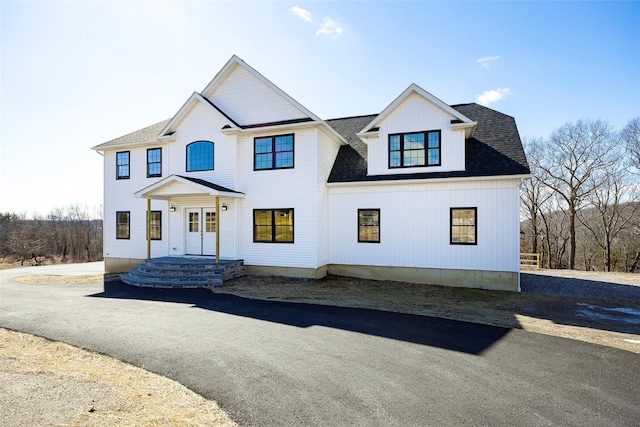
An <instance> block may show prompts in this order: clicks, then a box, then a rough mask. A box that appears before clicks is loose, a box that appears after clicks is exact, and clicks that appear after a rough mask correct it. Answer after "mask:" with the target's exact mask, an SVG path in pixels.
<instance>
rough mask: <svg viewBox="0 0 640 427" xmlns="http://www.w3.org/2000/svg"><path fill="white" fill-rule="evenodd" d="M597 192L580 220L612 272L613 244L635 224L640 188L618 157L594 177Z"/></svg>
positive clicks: (588, 197) (586, 197) (607, 267)
mask: <svg viewBox="0 0 640 427" xmlns="http://www.w3.org/2000/svg"><path fill="white" fill-rule="evenodd" d="M590 180H591V181H592V183H591V184H590V185H591V186H593V187H594V191H592V192H590V193H589V194H588V195H586V196H585V199H586V201H587V206H588V207H589V208H590V209H586V210H584V211H583V212H582V213H581V214H580V215H578V218H579V219H580V222H581V223H582V224H583V225H584V226H585V227H586V228H587V229H588V230H589V232H590V233H591V235H592V237H593V243H595V244H596V245H597V246H598V247H599V248H600V249H601V250H602V258H603V262H604V270H606V271H612V250H613V242H614V240H615V239H617V238H618V236H619V235H620V233H621V232H622V231H623V230H625V229H626V228H628V227H630V226H632V225H633V220H634V219H635V218H636V212H638V208H639V207H640V204H638V203H637V202H638V200H639V198H640V194H639V192H638V186H637V184H636V183H635V182H634V180H632V175H631V174H629V173H628V171H627V170H626V169H625V168H624V163H623V157H621V156H616V157H615V158H614V159H613V161H612V163H611V164H610V165H609V167H608V168H607V169H605V170H603V171H600V172H599V173H597V174H596V175H593V176H592V177H591V178H590Z"/></svg>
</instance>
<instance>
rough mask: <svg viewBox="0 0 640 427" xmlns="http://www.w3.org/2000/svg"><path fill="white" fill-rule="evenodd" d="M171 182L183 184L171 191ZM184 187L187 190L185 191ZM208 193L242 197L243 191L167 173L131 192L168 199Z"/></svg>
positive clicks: (152, 197)
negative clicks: (178, 188) (178, 189)
mask: <svg viewBox="0 0 640 427" xmlns="http://www.w3.org/2000/svg"><path fill="white" fill-rule="evenodd" d="M173 184H183V185H182V187H181V189H180V191H178V192H175V188H174V190H173V192H172V190H171V188H172V187H171V186H172V185H173ZM185 188H186V189H187V190H188V191H185ZM203 194H206V195H209V196H225V197H240V198H241V197H244V193H241V192H239V191H235V190H232V189H230V188H226V187H223V186H221V185H218V184H215V183H213V182H209V181H205V180H204V179H200V178H191V177H187V176H182V175H169V176H167V177H165V178H162V179H161V180H159V181H156V182H155V183H153V184H151V185H149V186H147V187H145V188H143V189H141V190H138V191H136V192H135V193H133V195H134V196H135V197H139V198H145V199H146V198H148V199H167V200H168V199H170V198H172V197H178V196H190V195H203Z"/></svg>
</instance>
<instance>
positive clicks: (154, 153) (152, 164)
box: [147, 148, 162, 178]
mask: <svg viewBox="0 0 640 427" xmlns="http://www.w3.org/2000/svg"><path fill="white" fill-rule="evenodd" d="M158 176H162V148H149V149H148V150H147V178H152V177H158Z"/></svg>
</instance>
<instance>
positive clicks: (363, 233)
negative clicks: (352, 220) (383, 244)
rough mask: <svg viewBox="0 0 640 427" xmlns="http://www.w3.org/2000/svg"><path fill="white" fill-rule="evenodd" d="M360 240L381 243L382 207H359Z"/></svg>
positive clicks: (361, 241) (360, 241)
mask: <svg viewBox="0 0 640 427" xmlns="http://www.w3.org/2000/svg"><path fill="white" fill-rule="evenodd" d="M358 242H359V243H380V209H358Z"/></svg>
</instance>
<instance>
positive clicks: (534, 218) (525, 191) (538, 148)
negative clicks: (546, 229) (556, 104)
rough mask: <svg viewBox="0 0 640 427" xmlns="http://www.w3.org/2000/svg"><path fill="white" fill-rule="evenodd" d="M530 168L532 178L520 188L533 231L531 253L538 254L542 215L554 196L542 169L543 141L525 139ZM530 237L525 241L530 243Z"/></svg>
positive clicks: (525, 213)
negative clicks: (544, 206)
mask: <svg viewBox="0 0 640 427" xmlns="http://www.w3.org/2000/svg"><path fill="white" fill-rule="evenodd" d="M523 146H524V150H525V153H526V155H527V160H528V161H529V167H530V168H531V178H530V179H527V180H524V181H523V182H522V185H521V186H520V200H521V202H522V206H523V212H524V216H525V218H526V219H528V220H529V225H530V227H531V231H530V233H529V235H530V236H531V239H530V242H531V253H538V248H539V243H538V237H539V235H540V232H541V230H540V215H541V209H542V206H543V205H544V204H545V203H546V202H547V201H548V200H549V198H550V197H551V196H552V195H553V193H552V191H551V190H549V188H548V187H547V186H546V185H545V184H544V178H545V174H544V171H543V170H542V169H541V167H540V165H541V164H542V162H543V160H544V157H545V151H544V148H545V145H544V141H543V140H542V139H535V138H534V139H525V140H524V141H523ZM528 237H529V236H528V235H527V238H526V239H525V241H529V238H528Z"/></svg>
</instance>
